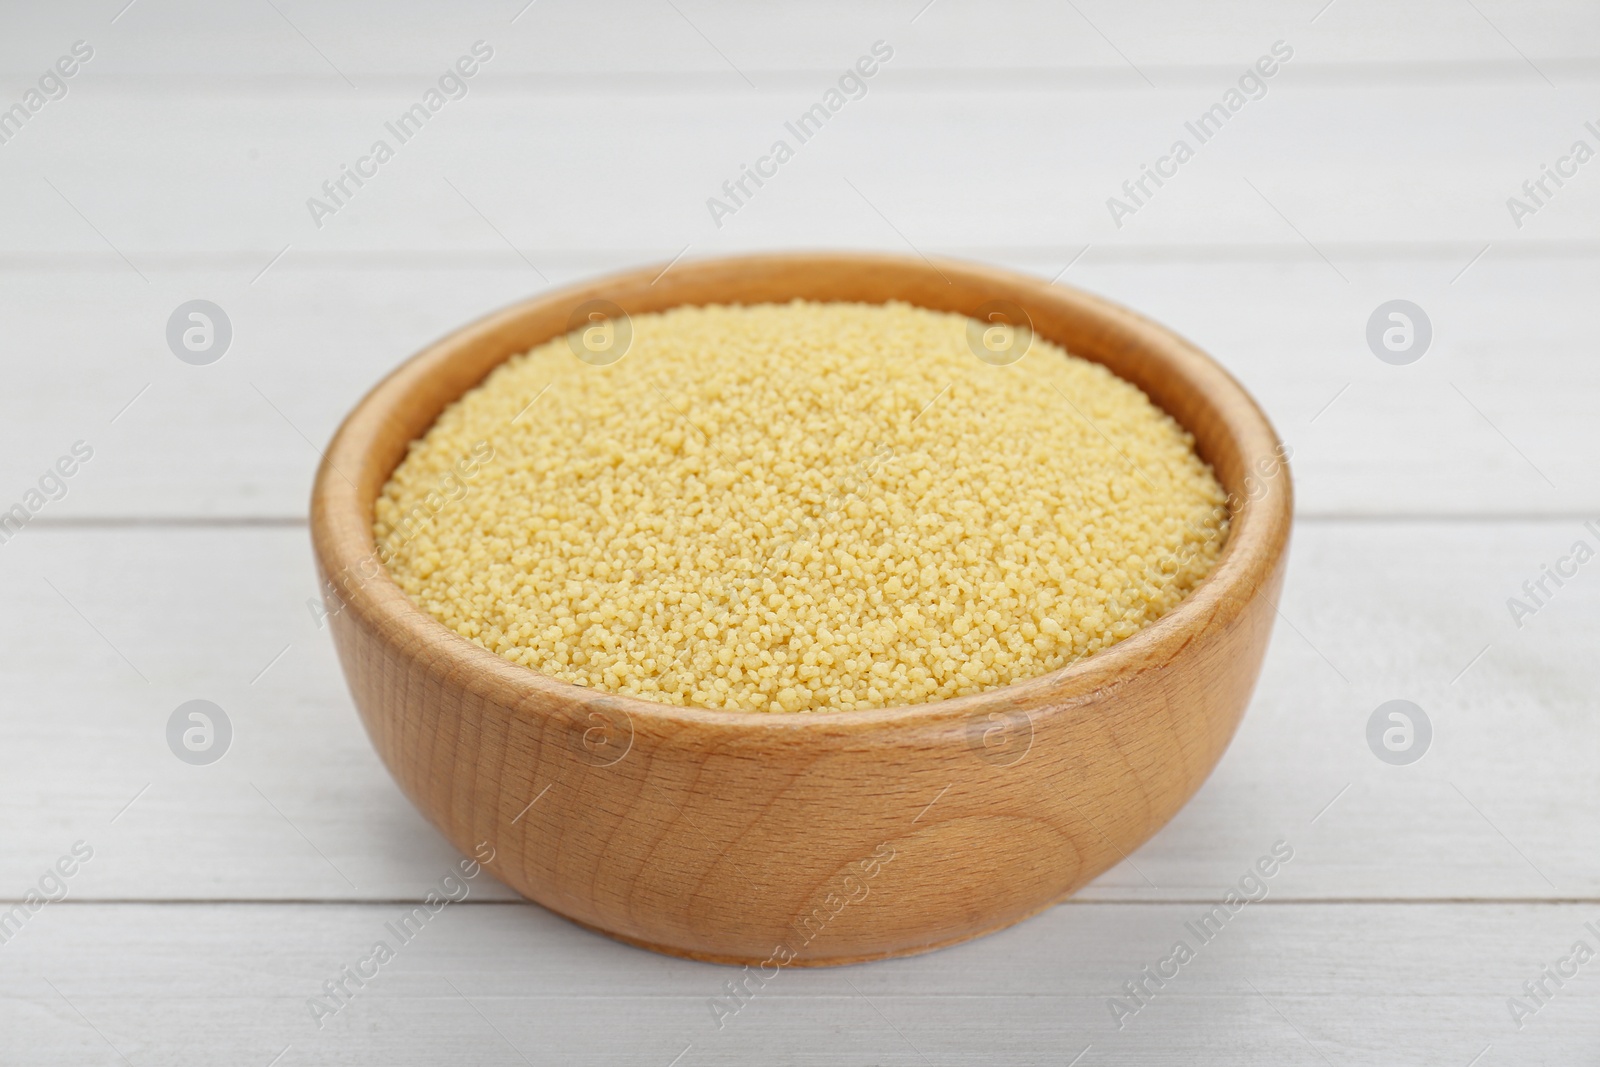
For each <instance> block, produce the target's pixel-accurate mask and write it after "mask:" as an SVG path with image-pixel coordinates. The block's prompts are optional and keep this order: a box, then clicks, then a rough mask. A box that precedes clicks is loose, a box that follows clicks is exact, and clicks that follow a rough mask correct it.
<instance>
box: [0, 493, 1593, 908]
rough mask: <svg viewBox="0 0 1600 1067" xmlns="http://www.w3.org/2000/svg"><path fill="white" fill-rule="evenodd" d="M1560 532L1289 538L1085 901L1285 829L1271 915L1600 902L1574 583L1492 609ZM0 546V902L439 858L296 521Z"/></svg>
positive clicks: (1198, 891)
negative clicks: (1248, 639)
mask: <svg viewBox="0 0 1600 1067" xmlns="http://www.w3.org/2000/svg"><path fill="white" fill-rule="evenodd" d="M1579 538H1584V539H1587V540H1588V541H1589V543H1590V544H1591V545H1593V544H1594V543H1595V542H1596V539H1597V538H1596V535H1595V534H1594V533H1593V532H1589V531H1585V529H1584V528H1583V527H1582V525H1581V524H1580V523H1579V522H1578V521H1577V520H1566V519H1562V520H1549V521H1543V522H1521V521H1493V522H1483V521H1480V522H1453V521H1452V522H1381V523H1368V522H1339V521H1309V522H1308V521H1302V522H1301V523H1300V524H1299V526H1298V527H1297V530H1296V534H1295V543H1294V545H1293V547H1292V549H1291V564H1290V572H1289V576H1288V582H1287V587H1286V591H1285V596H1284V602H1283V609H1282V613H1283V619H1282V620H1281V622H1280V624H1279V627H1278V629H1277V632H1276V634H1275V635H1274V639H1273V644H1272V647H1271V650H1270V652H1269V655H1268V658H1267V663H1266V667H1265V669H1264V672H1263V674H1262V678H1261V682H1260V685H1259V687H1258V691H1257V694H1256V696H1255V699H1254V701H1253V703H1252V706H1251V710H1250V712H1249V714H1248V715H1247V716H1246V718H1245V721H1244V725H1243V727H1242V729H1241V730H1240V733H1239V735H1238V737H1237V738H1236V739H1235V741H1234V743H1233V746H1232V748H1231V749H1230V750H1229V752H1228V753H1227V755H1226V756H1225V757H1224V759H1223V760H1222V763H1221V764H1220V766H1219V768H1218V769H1217V771H1216V773H1215V774H1214V775H1213V777H1212V779H1211V780H1210V781H1209V782H1208V783H1207V784H1206V785H1205V786H1204V787H1203V788H1202V790H1201V791H1200V793H1199V794H1198V795H1197V796H1196V798H1195V799H1194V801H1193V802H1192V803H1191V804H1190V805H1189V806H1188V807H1186V808H1185V809H1184V810H1183V811H1182V812H1181V813H1180V814H1179V815H1178V816H1177V818H1176V819H1175V820H1174V821H1173V822H1172V823H1171V824H1170V825H1169V826H1168V827H1167V828H1166V829H1164V830H1163V831H1162V832H1160V833H1159V834H1158V835H1157V836H1156V837H1155V838H1154V839H1152V840H1151V841H1150V842H1149V843H1148V844H1146V845H1145V846H1144V848H1142V849H1141V850H1139V852H1137V853H1136V854H1135V855H1134V856H1133V857H1132V859H1131V861H1130V862H1129V863H1128V864H1125V865H1122V866H1119V867H1118V868H1116V869H1114V870H1113V871H1110V872H1108V873H1107V874H1106V875H1104V876H1103V877H1102V878H1101V879H1100V880H1099V881H1098V882H1096V883H1095V884H1094V885H1093V886H1091V887H1089V888H1088V889H1087V890H1085V892H1084V896H1085V898H1086V899H1098V900H1139V899H1156V900H1162V899H1166V900H1172V899H1178V900H1193V899H1203V898H1206V897H1208V896H1210V895H1213V894H1215V893H1218V892H1219V891H1220V890H1221V889H1222V888H1223V887H1225V886H1227V885H1228V884H1229V883H1231V882H1233V881H1235V880H1236V879H1237V878H1238V876H1239V874H1240V872H1241V871H1242V870H1243V869H1244V868H1245V867H1246V866H1247V865H1248V864H1249V863H1250V862H1251V861H1252V860H1253V859H1254V857H1255V856H1256V855H1257V854H1258V853H1259V852H1260V851H1261V850H1262V849H1264V848H1266V847H1267V846H1268V845H1269V844H1270V843H1271V842H1273V841H1274V840H1277V839H1279V838H1283V839H1285V840H1288V841H1290V842H1291V843H1292V844H1293V845H1294V847H1295V848H1296V850H1297V859H1296V862H1295V864H1294V866H1293V868H1292V870H1291V871H1290V872H1289V873H1288V875H1287V877H1286V878H1285V879H1284V880H1283V882H1282V885H1281V889H1280V890H1279V891H1280V892H1281V893H1282V895H1283V896H1284V897H1285V898H1292V899H1299V900H1321V899H1341V900H1356V899H1368V900H1370V899H1411V900H1430V899H1442V898H1450V899H1459V898H1487V899H1525V900H1569V899H1584V900H1597V899H1600V853H1597V852H1596V850H1595V848H1594V828H1593V819H1592V812H1593V811H1594V810H1596V808H1597V807H1600V773H1597V771H1596V768H1595V765H1594V760H1593V758H1592V753H1593V752H1594V751H1596V746H1597V744H1600V721H1597V720H1596V718H1595V716H1594V715H1593V693H1594V692H1595V689H1596V684H1597V682H1600V676H1597V671H1600V667H1597V666H1596V663H1595V660H1594V657H1593V656H1592V654H1591V652H1592V649H1593V648H1594V647H1595V643H1596V639H1597V637H1600V634H1597V631H1596V627H1597V625H1600V581H1596V578H1595V575H1594V574H1591V573H1589V572H1588V571H1587V570H1580V571H1579V575H1578V577H1576V578H1574V579H1572V580H1570V581H1568V582H1567V583H1566V585H1565V586H1564V587H1562V588H1561V589H1559V590H1554V588H1553V587H1550V588H1551V590H1552V591H1553V592H1554V593H1555V595H1554V596H1553V597H1552V598H1551V599H1550V600H1549V602H1548V603H1547V604H1546V605H1545V606H1544V607H1543V608H1541V609H1540V610H1539V611H1538V612H1537V613H1536V614H1535V615H1533V616H1532V617H1529V618H1525V619H1523V620H1522V622H1523V626H1522V627H1521V628H1520V629H1519V628H1518V627H1517V625H1516V623H1515V621H1514V620H1513V619H1512V618H1511V617H1510V613H1509V612H1508V610H1507V607H1506V599H1507V598H1508V597H1510V596H1513V595H1521V593H1520V586H1521V584H1522V582H1523V581H1524V580H1526V579H1530V578H1537V577H1539V574H1540V568H1541V565H1543V564H1548V563H1551V562H1552V561H1554V560H1555V559H1556V558H1557V557H1559V556H1560V555H1562V554H1563V553H1566V552H1567V551H1568V550H1569V548H1570V546H1571V545H1572V544H1573V542H1574V541H1575V540H1577V539H1579ZM3 549H4V550H3V552H0V596H3V598H4V602H5V603H7V604H8V605H12V611H11V613H10V615H9V616H8V621H7V622H6V623H5V627H6V629H5V633H4V640H3V641H0V675H3V676H4V677H5V678H6V679H7V680H8V684H7V687H6V688H5V690H4V691H3V693H0V709H3V713H4V716H5V719H6V721H7V723H8V735H7V744H6V745H5V746H4V747H3V748H0V819H3V820H4V822H5V824H6V825H7V827H8V831H7V834H8V838H7V840H8V847H7V848H6V849H4V850H0V894H3V895H4V896H7V897H13V898H15V897H19V896H20V895H21V894H22V893H23V892H25V890H26V888H27V886H28V885H30V884H31V883H32V882H33V881H34V880H35V879H36V878H37V876H38V874H39V872H40V871H41V870H42V869H43V868H44V867H45V866H47V865H48V864H50V863H51V862H53V861H54V859H55V858H56V857H57V856H58V855H60V854H61V853H62V851H63V850H65V849H67V848H68V847H69V846H70V845H71V844H72V843H73V842H74V841H76V840H79V839H83V840H85V841H88V842H89V843H90V844H91V845H92V847H94V848H95V849H96V860H95V861H94V862H93V863H92V864H89V865H88V866H87V867H86V868H85V870H84V871H83V873H82V875H81V877H80V878H79V879H78V880H77V881H75V882H74V887H73V892H74V894H75V895H77V896H79V897H81V898H83V899H88V900H93V899H112V900H124V899H179V900H227V899H268V900H273V899H278V900H285V899H287V900H305V899H310V900H325V899H334V900H338V899H351V900H370V899H379V900H388V899H396V898H407V897H414V896H416V895H418V894H420V893H421V892H423V891H424V890H425V889H426V887H427V885H428V884H429V883H430V882H431V881H432V880H433V879H434V878H435V876H436V873H437V871H438V870H439V869H440V868H441V867H442V866H443V865H445V864H447V863H448V862H450V860H451V857H452V856H453V853H452V851H451V850H450V848H449V847H448V846H447V845H445V843H444V842H443V841H442V840H441V839H440V838H439V837H438V836H437V834H436V833H435V832H434V831H432V830H431V829H429V828H428V827H427V825H426V824H425V823H424V822H423V820H422V819H421V818H420V816H418V815H417V813H416V812H415V811H414V810H413V809H412V808H411V807H410V805H409V804H408V803H407V802H406V801H405V800H404V798H403V797H402V796H401V795H400V793H399V792H398V790H397V789H396V788H395V787H394V785H393V784H392V782H391V781H390V780H389V778H388V776H387V774H386V773H385V771H384V770H383V768H382V766H381V765H380V764H379V763H378V761H377V758H376V756H375V755H374V754H373V752H372V750H371V748H370V746H369V745H368V743H367V740H366V738H365V737H364V736H363V734H362V732H361V729H360V726H359V725H358V720H357V717H356V715H355V713H354V711H353V710H352V709H351V707H350V704H349V698H348V696H347V695H346V691H345V689H344V686H343V682H342V679H341V678H340V676H339V672H338V668H337V665H336V663H335V661H334V657H333V653H332V649H331V646H330V643H329V641H328V637H327V634H326V631H319V630H318V628H317V626H316V624H315V622H314V619H313V616H312V614H311V613H310V612H309V611H308V609H307V605H306V601H307V600H308V598H310V597H312V596H313V595H314V593H315V587H314V583H313V579H312V569H311V564H310V559H309V549H308V544H307V537H306V532H305V530H304V529H302V528H298V527H287V528H255V527H233V528H223V529H216V528H193V527H139V526H132V527H125V526H116V527H103V528H102V527H91V528H83V529H38V530H34V529H29V530H25V531H24V532H23V534H22V535H21V536H19V537H17V538H15V539H14V540H13V541H12V542H11V543H9V544H7V545H5V546H3ZM1590 566H1593V564H1590ZM47 583H48V584H47ZM1396 698H1404V699H1408V700H1412V701H1415V702H1416V703H1418V704H1419V705H1421V707H1422V708H1423V709H1424V710H1425V711H1426V713H1427V714H1428V715H1429V716H1430V718H1431V720H1432V723H1433V728H1434V739H1433V742H1432V748H1431V750H1429V751H1428V753H1427V755H1426V756H1425V758H1423V759H1422V760H1421V761H1420V762H1418V763H1415V764H1413V765H1411V766H1408V767H1394V766H1389V765H1386V764H1384V763H1382V762H1380V761H1379V760H1378V759H1377V758H1376V757H1375V756H1374V754H1373V753H1372V752H1371V751H1369V749H1368V747H1367V741H1366V734H1365V730H1366V724H1367V720H1368V717H1369V715H1370V714H1371V713H1372V712H1373V711H1374V709H1376V708H1377V707H1378V705H1380V704H1382V703H1384V702H1385V701H1388V700H1391V699H1396ZM192 699H207V700H212V701H215V702H216V703H218V704H219V705H220V706H222V708H223V709H224V710H225V711H226V712H227V714H228V716H229V717H230V719H231V721H232V724H233V729H234V740H233V743H232V748H231V749H230V750H229V751H228V753H227V755H226V757H225V758H223V759H222V760H221V761H220V762H217V763H214V764H212V765H210V766H205V767H194V766H189V765H186V764H184V763H181V762H180V761H179V760H178V759H176V758H175V757H174V755H173V753H172V752H171V751H169V749H168V747H167V741H166V736H165V728H166V723H167V720H168V718H169V716H170V715H171V714H172V712H173V711H174V709H176V708H177V707H178V705H180V704H181V703H183V702H185V701H188V700H192ZM557 785H558V789H557V790H556V791H555V792H553V793H552V794H551V796H550V797H549V798H547V799H546V801H545V804H544V805H543V808H542V810H544V809H549V810H554V809H555V808H556V807H558V806H559V805H560V804H561V803H562V802H563V796H562V791H563V790H564V789H565V788H566V787H565V786H561V784H560V783H557ZM135 798H137V799H135ZM529 799H530V800H531V799H532V797H530V798H529ZM130 803H131V806H129V805H130ZM124 808H126V810H123V809H124ZM119 812H120V814H119Z"/></svg>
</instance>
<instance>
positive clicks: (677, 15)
mask: <svg viewBox="0 0 1600 1067" xmlns="http://www.w3.org/2000/svg"><path fill="white" fill-rule="evenodd" d="M120 6H121V5H110V7H109V9H108V8H107V5H104V4H94V3H90V2H88V0H76V2H70V3H58V4H50V5H34V6H31V7H28V8H26V9H23V10H21V11H18V12H17V13H16V15H15V16H14V18H13V20H12V21H13V23H14V26H13V29H14V34H13V35H8V40H7V41H5V42H0V71H5V72H7V73H10V72H12V71H15V72H18V73H20V74H22V75H24V76H31V75H34V74H36V73H37V71H36V70H35V69H34V68H35V67H37V66H38V65H39V64H40V63H41V62H48V61H49V60H50V59H52V58H54V55H53V53H52V52H51V51H50V46H51V43H52V42H56V41H59V42H61V43H62V44H63V45H65V44H68V43H70V42H71V41H72V40H73V39H75V38H79V37H85V36H89V37H92V38H93V39H94V40H95V42H96V43H97V44H98V45H102V54H101V55H97V56H96V59H95V64H96V66H95V73H96V74H97V76H110V77H119V78H126V79H129V80H133V79H141V80H146V81H163V80H167V81H170V80H175V79H176V78H177V77H187V78H191V79H192V78H195V77H200V78H203V79H204V84H205V86H206V88H207V89H208V90H209V91H217V90H218V89H219V88H226V87H227V86H229V85H230V84H237V83H239V82H245V83H251V82H254V81H256V80H259V79H262V78H273V79H276V80H279V81H287V80H291V79H293V80H298V81H305V82H310V83H312V84H320V85H322V86H323V87H325V88H331V89H339V90H344V89H349V88H350V85H349V84H347V83H346V82H345V81H344V80H343V79H344V78H345V77H348V78H349V79H350V82H352V83H354V85H355V86H356V87H357V90H359V89H364V88H368V87H370V86H371V85H372V84H373V83H374V82H375V81H381V80H383V79H391V78H402V77H403V78H428V77H431V76H434V75H436V74H437V73H438V71H439V70H442V69H443V66H444V65H445V64H446V63H448V62H449V60H450V59H452V58H453V57H454V52H453V51H452V49H453V47H454V46H455V45H456V44H457V43H458V42H459V43H460V44H463V45H464V44H467V43H470V42H471V41H472V40H473V39H475V38H479V37H482V38H486V39H489V40H491V41H494V42H496V43H497V44H503V46H504V57H503V58H498V57H497V60H498V61H499V62H501V63H502V64H503V65H504V66H503V68H499V69H505V68H509V72H510V73H515V74H523V73H536V74H553V75H560V76H565V77H567V78H576V77H583V76H587V77H588V78H593V77H595V76H596V75H599V76H605V77H608V78H612V79H616V78H621V77H626V76H628V75H639V74H643V75H647V76H654V77H658V78H659V77H660V76H662V75H678V76H682V75H692V74H711V75H716V76H718V77H719V78H720V79H721V81H720V83H719V84H721V85H722V87H723V88H725V89H726V90H727V91H732V92H739V91H748V90H749V89H750V84H751V83H753V84H754V85H756V86H758V87H759V86H765V85H767V84H769V82H770V79H771V78H772V77H773V76H775V75H781V74H782V73H785V72H793V71H807V72H831V71H833V70H834V69H835V68H837V67H841V66H842V65H843V64H845V63H847V62H848V61H849V60H851V59H853V58H854V53H853V52H851V51H850V46H851V43H853V42H855V41H862V42H865V43H870V42H871V41H872V40H874V39H875V38H878V37H886V38H889V39H892V40H895V41H896V42H904V43H905V45H906V62H907V63H908V64H915V65H916V66H918V67H920V68H924V69H931V70H939V71H950V70H955V71H961V70H982V71H985V72H986V73H1003V72H1006V71H1014V70H1017V69H1019V68H1020V69H1023V70H1039V69H1043V70H1073V69H1078V70H1085V69H1086V70H1088V71H1092V72H1094V73H1096V74H1099V75H1101V76H1114V77H1115V78H1116V79H1117V81H1118V82H1119V83H1125V84H1129V85H1139V86H1142V85H1143V84H1144V82H1143V81H1142V80H1141V79H1140V78H1139V74H1138V72H1139V71H1143V72H1144V73H1145V74H1146V75H1149V76H1150V78H1151V80H1152V81H1155V82H1156V84H1163V83H1164V78H1163V75H1164V74H1166V73H1167V71H1168V69H1169V68H1172V67H1185V66H1192V65H1195V64H1200V63H1209V64H1220V63H1224V62H1229V63H1243V62H1247V61H1249V60H1250V59H1253V58H1254V56H1255V53H1256V52H1258V51H1259V50H1260V49H1261V48H1262V47H1263V46H1264V45H1266V44H1270V43H1271V42H1272V41H1273V40H1274V39H1277V38H1279V37H1286V36H1287V37H1290V38H1291V39H1294V40H1295V41H1296V42H1297V43H1299V42H1301V41H1304V42H1305V43H1304V47H1305V48H1306V49H1307V53H1308V59H1310V60H1311V61H1314V62H1318V63H1323V64H1329V65H1332V64H1341V63H1342V64H1362V65H1388V66H1392V67H1397V68H1398V67H1409V68H1413V69H1415V68H1418V67H1423V68H1426V67H1427V66H1429V65H1439V64H1450V63H1463V62H1466V63H1473V62H1475V63H1496V64H1503V65H1504V66H1506V67H1507V68H1508V69H1510V70H1514V71H1515V72H1516V73H1517V74H1518V75H1519V76H1520V77H1521V78H1523V79H1528V78H1536V77H1537V76H1538V75H1537V72H1536V71H1535V70H1534V69H1532V68H1530V66H1529V65H1528V63H1527V62H1526V61H1524V60H1523V59H1522V58H1521V57H1519V56H1518V55H1517V51H1518V50H1520V51H1521V52H1523V53H1524V54H1526V55H1527V56H1529V57H1530V58H1531V59H1532V60H1534V61H1535V62H1537V63H1538V64H1539V67H1540V69H1543V70H1545V71H1546V72H1548V73H1551V74H1552V76H1556V75H1559V73H1560V72H1561V67H1560V65H1559V63H1558V62H1557V61H1559V60H1560V59H1564V58H1574V57H1583V58H1593V57H1595V56H1596V55H1600V24H1597V22H1596V20H1595V19H1594V18H1593V17H1592V15H1589V14H1588V13H1586V12H1584V11H1582V10H1580V9H1579V8H1578V7H1576V6H1575V5H1573V4H1570V3H1565V2H1562V0H1540V2H1525V3H1515V4H1514V3H1511V2H1509V0H1482V2H1481V3H1480V4H1479V5H1478V6H1479V7H1480V9H1481V11H1482V12H1483V14H1482V15H1480V14H1478V13H1477V12H1474V11H1473V10H1472V8H1471V7H1470V6H1467V5H1457V4H1449V3H1444V2H1430V3H1415V4H1408V5H1404V6H1402V7H1395V6H1394V5H1385V4H1383V3H1381V2H1380V0H1343V2H1341V3H1340V4H1339V7H1338V9H1337V10H1334V11H1328V12H1322V11H1321V10H1320V6H1321V5H1319V4H1308V5H1296V7H1295V8H1293V9H1286V8H1285V7H1284V5H1281V4H1274V3H1271V2H1270V0H1249V2H1243V3H1240V2H1235V3H1230V4H1229V5H1227V14H1226V17H1221V16H1219V14H1218V12H1217V11H1216V10H1214V9H1196V8H1194V7H1193V6H1191V5H1186V4H1183V3H1181V2H1177V0H1160V2H1154V3H1144V4H1140V5H1139V6H1138V8H1137V9H1132V8H1128V7H1126V6H1123V5H1117V4H1115V3H1111V2H1109V0H1084V2H1081V3H1079V4H1077V5H1075V6H1076V7H1077V11H1074V10H1073V6H1072V5H1059V4H1051V3H1049V2H1047V0H1002V2H998V3H992V4H984V5H981V6H980V5H963V4H950V3H938V4H934V5H929V4H928V3H927V0H899V2H895V3H874V4H852V3H846V2H843V0H826V2H822V3H817V4H810V5H806V7H805V8H804V9H795V10H789V11H786V10H784V9H782V8H768V7H759V8H752V7H749V6H748V5H741V4H737V3H728V2H708V0H693V2H684V3H679V4H677V5H676V6H677V7H678V9H679V10H678V11H677V12H674V11H673V9H672V7H669V6H667V5H664V4H645V5H627V4H622V3H609V4H585V5H578V4H560V3H550V2H545V3H540V4H537V5H528V4H527V3H526V0H474V2H469V3H458V4H452V5H450V6H449V7H447V8H438V7H435V6H433V5H429V4H422V3H405V4H391V5H384V7H383V8H382V9H381V10H380V9H379V8H377V7H375V6H374V5H371V4H349V5H338V6H329V5H316V4H309V3H304V2H300V3H296V2H292V0H281V2H278V3H275V5H274V6H276V7H277V8H278V9H279V12H278V13H274V12H273V10H272V9H271V8H270V7H268V6H266V5H241V6H225V5H216V4H206V3H203V2H201V0H182V2H179V0H168V2H166V3H162V4H152V5H148V6H144V7H140V8H138V9H135V10H131V11H128V12H126V13H125V14H124V15H121V16H119V17H117V18H116V21H115V22H114V23H113V22H112V21H111V20H112V18H113V16H117V15H118V11H119V8H120ZM513 20H514V21H513ZM1313 20H1315V21H1313ZM1502 34H1503V35H1504V36H1502ZM1508 40H1509V42H1514V44H1509V43H1508ZM740 72H743V74H744V75H745V76H747V77H749V78H750V79H751V83H747V82H745V81H744V80H743V79H742V78H741V77H740ZM357 90H352V91H357Z"/></svg>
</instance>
